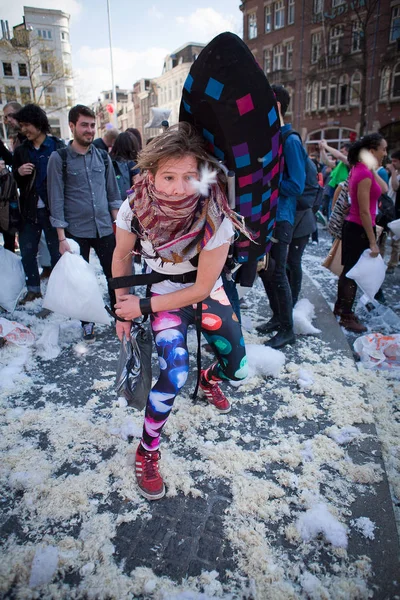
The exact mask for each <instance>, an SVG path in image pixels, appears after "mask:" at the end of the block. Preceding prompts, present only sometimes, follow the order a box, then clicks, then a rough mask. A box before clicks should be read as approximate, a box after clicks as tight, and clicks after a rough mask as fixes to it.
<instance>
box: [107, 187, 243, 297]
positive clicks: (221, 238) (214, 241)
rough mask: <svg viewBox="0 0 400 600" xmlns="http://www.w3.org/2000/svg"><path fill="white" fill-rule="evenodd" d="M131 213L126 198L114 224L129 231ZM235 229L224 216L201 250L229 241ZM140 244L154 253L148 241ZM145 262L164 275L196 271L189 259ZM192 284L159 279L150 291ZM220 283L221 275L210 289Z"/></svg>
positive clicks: (165, 291)
mask: <svg viewBox="0 0 400 600" xmlns="http://www.w3.org/2000/svg"><path fill="white" fill-rule="evenodd" d="M132 218H133V213H132V210H131V207H130V206H129V199H128V198H127V199H126V200H124V202H123V203H122V205H121V208H120V209H119V211H118V215H117V219H116V225H117V227H119V228H120V229H124V230H125V231H131V224H132ZM234 234H235V231H234V229H233V225H232V223H231V221H230V220H229V219H228V218H227V217H224V219H223V221H222V223H221V225H220V226H219V228H218V230H217V231H216V232H215V234H214V235H213V236H212V238H211V239H210V240H209V241H208V242H207V244H206V245H205V246H204V248H203V250H214V249H215V248H218V247H219V246H222V245H223V244H226V243H227V242H230V241H231V239H232V237H233V236H234ZM140 243H141V246H142V248H143V250H144V252H145V253H146V254H147V255H148V256H151V255H152V254H153V253H154V250H153V247H152V245H151V244H150V242H147V241H145V240H140ZM145 260H146V264H147V266H148V269H147V270H148V271H149V272H150V270H152V271H157V273H165V274H166V275H180V274H182V273H189V271H196V270H197V269H196V267H194V266H193V265H192V263H191V262H190V261H184V262H181V263H170V262H168V263H164V264H163V262H162V260H161V259H160V258H154V259H153V258H146V259H145ZM190 285H193V284H192V283H175V282H173V281H168V280H166V281H161V282H160V283H153V285H152V286H151V291H152V292H153V293H155V294H168V293H169V292H176V291H177V290H180V289H182V288H185V287H188V286H190ZM221 285H222V279H221V277H218V279H217V281H216V282H215V285H214V287H213V289H212V291H214V290H216V289H218V288H219V287H221Z"/></svg>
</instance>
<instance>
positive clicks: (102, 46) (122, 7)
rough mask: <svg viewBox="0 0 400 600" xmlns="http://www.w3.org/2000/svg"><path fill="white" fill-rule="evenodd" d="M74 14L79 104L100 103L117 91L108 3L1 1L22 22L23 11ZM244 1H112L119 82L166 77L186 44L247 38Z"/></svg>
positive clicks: (2, 14)
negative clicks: (105, 93)
mask: <svg viewBox="0 0 400 600" xmlns="http://www.w3.org/2000/svg"><path fill="white" fill-rule="evenodd" d="M24 5H27V6H35V7H38V8H52V9H61V10H64V11H66V12H68V13H69V14H70V15H71V20H70V32H71V44H72V65H73V69H74V73H75V77H76V80H75V88H76V97H77V101H79V102H84V103H89V102H92V101H95V100H96V99H97V97H98V95H99V93H100V92H101V91H102V90H104V89H110V88H111V75H110V51H109V40H108V21H107V0H32V2H30V1H29V0H26V1H25V2H23V1H21V0H12V2H9V3H6V0H0V6H1V10H0V18H2V19H7V20H8V22H9V25H10V27H12V26H13V25H17V24H18V23H21V22H22V15H23V6H24ZM239 5H240V0H218V3H216V2H211V1H210V0H196V1H195V0H188V1H186V2H185V1H183V0H168V2H167V1H165V0H148V1H146V2H145V1H144V0H142V1H141V2H139V1H137V0H110V7H111V28H112V38H113V50H114V73H115V83H116V85H119V86H120V87H121V88H125V87H127V88H131V87H132V85H133V83H134V82H135V81H136V80H137V79H140V78H141V77H156V76H158V75H161V72H162V66H163V60H164V57H165V56H166V55H167V54H169V53H171V52H172V51H173V50H176V49H177V48H179V47H180V46H182V45H184V44H185V43H186V42H208V41H209V40H210V39H212V38H213V37H214V36H215V35H217V34H218V33H221V32H222V31H232V32H234V33H237V34H239V35H241V31H242V13H241V12H240V10H239Z"/></svg>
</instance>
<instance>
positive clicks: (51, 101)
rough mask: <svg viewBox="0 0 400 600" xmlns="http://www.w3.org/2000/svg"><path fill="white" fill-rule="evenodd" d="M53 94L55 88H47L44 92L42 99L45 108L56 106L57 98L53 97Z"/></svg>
mask: <svg viewBox="0 0 400 600" xmlns="http://www.w3.org/2000/svg"><path fill="white" fill-rule="evenodd" d="M55 93H56V88H55V87H48V88H47V89H46V90H45V94H44V99H45V103H46V106H47V107H50V106H57V98H56V96H55Z"/></svg>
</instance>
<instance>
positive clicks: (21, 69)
mask: <svg viewBox="0 0 400 600" xmlns="http://www.w3.org/2000/svg"><path fill="white" fill-rule="evenodd" d="M18 73H19V76H20V77H28V69H27V66H26V64H25V63H18Z"/></svg>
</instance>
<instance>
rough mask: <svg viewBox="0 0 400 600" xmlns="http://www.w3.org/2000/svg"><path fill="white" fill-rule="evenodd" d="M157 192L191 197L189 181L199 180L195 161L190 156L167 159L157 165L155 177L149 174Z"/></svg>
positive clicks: (191, 189)
mask: <svg viewBox="0 0 400 600" xmlns="http://www.w3.org/2000/svg"><path fill="white" fill-rule="evenodd" d="M150 178H151V179H152V180H153V181H154V185H155V188H156V190H157V191H159V192H163V194H167V195H169V196H191V195H192V194H193V188H192V186H191V181H192V180H193V179H198V178H199V171H198V168H197V160H196V158H195V157H194V156H192V155H191V154H188V155H187V156H184V157H183V158H169V159H166V160H164V161H162V162H161V163H160V164H159V165H158V169H157V172H156V174H155V175H153V174H152V173H150Z"/></svg>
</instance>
